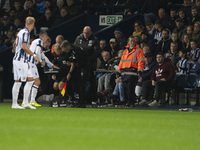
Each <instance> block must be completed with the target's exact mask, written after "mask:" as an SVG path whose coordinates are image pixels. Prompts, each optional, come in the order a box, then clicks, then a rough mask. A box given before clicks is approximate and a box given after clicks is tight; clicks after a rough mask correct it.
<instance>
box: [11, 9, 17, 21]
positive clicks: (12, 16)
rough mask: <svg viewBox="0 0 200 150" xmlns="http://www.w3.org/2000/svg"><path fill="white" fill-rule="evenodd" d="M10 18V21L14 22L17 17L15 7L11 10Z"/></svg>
mask: <svg viewBox="0 0 200 150" xmlns="http://www.w3.org/2000/svg"><path fill="white" fill-rule="evenodd" d="M9 18H10V22H12V23H13V22H14V19H15V18H16V13H15V10H14V9H11V10H10V11H9Z"/></svg>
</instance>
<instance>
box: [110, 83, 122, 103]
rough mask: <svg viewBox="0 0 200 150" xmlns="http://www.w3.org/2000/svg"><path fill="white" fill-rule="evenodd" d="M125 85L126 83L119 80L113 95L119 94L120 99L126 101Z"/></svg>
mask: <svg viewBox="0 0 200 150" xmlns="http://www.w3.org/2000/svg"><path fill="white" fill-rule="evenodd" d="M124 87H125V85H124V83H123V82H119V83H117V84H116V85H115V89H114V91H113V93H112V94H113V95H119V98H120V101H125V94H124Z"/></svg>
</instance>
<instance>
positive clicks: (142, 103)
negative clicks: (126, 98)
mask: <svg viewBox="0 0 200 150" xmlns="http://www.w3.org/2000/svg"><path fill="white" fill-rule="evenodd" d="M148 104H149V102H148V101H147V100H145V99H143V100H142V101H141V102H139V105H141V106H146V105H148Z"/></svg>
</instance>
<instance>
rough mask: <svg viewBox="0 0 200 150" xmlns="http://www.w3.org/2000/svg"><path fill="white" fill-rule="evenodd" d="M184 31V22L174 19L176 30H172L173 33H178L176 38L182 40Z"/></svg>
mask: <svg viewBox="0 0 200 150" xmlns="http://www.w3.org/2000/svg"><path fill="white" fill-rule="evenodd" d="M185 31H186V29H185V24H184V20H183V19H181V18H177V19H176V28H175V29H174V30H173V32H176V33H178V38H179V39H182V38H183V34H184V33H185Z"/></svg>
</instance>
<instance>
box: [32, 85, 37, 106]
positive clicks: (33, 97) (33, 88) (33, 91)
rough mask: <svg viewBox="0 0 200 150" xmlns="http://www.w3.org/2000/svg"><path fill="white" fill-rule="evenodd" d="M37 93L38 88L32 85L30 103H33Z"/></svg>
mask: <svg viewBox="0 0 200 150" xmlns="http://www.w3.org/2000/svg"><path fill="white" fill-rule="evenodd" d="M37 93H38V86H37V85H33V86H32V91H31V103H34V102H35V98H36V96H37Z"/></svg>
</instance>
